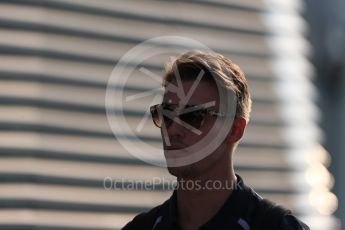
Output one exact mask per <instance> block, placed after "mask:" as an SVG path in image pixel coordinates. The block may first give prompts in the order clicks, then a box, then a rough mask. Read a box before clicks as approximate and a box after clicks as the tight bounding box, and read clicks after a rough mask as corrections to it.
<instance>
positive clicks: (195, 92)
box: [163, 80, 219, 105]
mask: <svg viewBox="0 0 345 230" xmlns="http://www.w3.org/2000/svg"><path fill="white" fill-rule="evenodd" d="M181 83H182V85H180V86H178V84H177V82H176V81H172V82H171V83H167V86H166V87H165V91H164V97H163V102H165V103H172V104H179V103H182V104H193V105H196V104H201V103H206V102H210V101H215V102H216V104H218V101H219V95H218V89H217V86H216V84H214V83H212V82H210V81H204V80H201V81H200V82H196V81H195V80H183V81H181ZM177 91H179V92H177ZM183 98H187V100H188V99H189V100H188V101H182V100H183Z"/></svg>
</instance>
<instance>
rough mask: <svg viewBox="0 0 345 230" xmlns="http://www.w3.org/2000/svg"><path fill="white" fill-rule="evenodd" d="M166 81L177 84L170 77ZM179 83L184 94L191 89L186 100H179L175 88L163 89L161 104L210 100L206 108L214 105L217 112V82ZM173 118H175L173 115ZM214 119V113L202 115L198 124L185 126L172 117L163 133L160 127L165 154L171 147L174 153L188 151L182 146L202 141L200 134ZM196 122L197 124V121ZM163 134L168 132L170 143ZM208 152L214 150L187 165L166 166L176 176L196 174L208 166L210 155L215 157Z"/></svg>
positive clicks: (210, 160) (207, 129)
mask: <svg viewBox="0 0 345 230" xmlns="http://www.w3.org/2000/svg"><path fill="white" fill-rule="evenodd" d="M169 84H173V85H174V86H177V83H176V82H174V81H173V82H171V83H169ZM193 84H195V85H194V86H196V87H195V89H194V91H193V88H194V87H193ZM182 86H183V90H184V95H188V94H189V93H191V96H190V98H189V100H188V101H186V102H183V101H181V98H180V97H179V95H178V93H177V92H172V91H170V90H168V89H166V90H165V93H164V97H163V104H176V105H179V104H181V103H182V104H183V105H185V104H187V105H202V104H205V103H211V104H212V103H214V106H210V107H209V109H214V110H215V111H217V112H218V111H219V95H218V90H217V86H216V85H215V84H213V83H212V82H209V81H203V80H202V81H200V82H199V83H198V84H196V82H195V81H193V80H185V81H182ZM191 91H192V92H191ZM182 108H184V106H182ZM176 119H179V118H178V117H177V118H176ZM216 119H217V117H216V116H205V119H204V120H203V122H202V124H201V126H200V127H193V128H191V127H189V126H188V125H184V124H183V123H181V122H180V123H179V122H176V121H174V120H173V121H172V122H170V124H168V125H166V127H165V128H166V129H165V130H166V133H165V132H164V131H163V129H164V127H162V129H161V135H162V139H163V147H164V154H165V157H166V158H167V157H169V154H171V150H174V153H175V154H176V152H177V155H178V156H185V155H187V154H191V153H189V152H188V151H185V148H187V147H190V146H192V145H194V144H196V143H197V142H199V141H203V140H202V139H203V137H205V135H207V134H208V132H209V131H210V130H211V129H212V127H213V125H214V124H215V121H216ZM181 120H183V119H181ZM196 123H197V124H198V122H196ZM194 128H195V129H194ZM197 130H199V132H197ZM165 135H167V136H168V139H169V142H170V143H169V142H167V141H165V140H166V138H167V137H165ZM220 147H221V146H220ZM223 147H224V146H223ZM223 152H225V151H223ZM212 155H215V154H214V153H211V155H209V156H207V157H206V158H204V159H202V160H200V161H198V162H196V163H193V164H190V165H186V166H180V167H168V169H169V172H170V173H171V174H173V175H175V176H177V177H197V176H198V174H200V173H202V171H203V170H205V169H206V168H207V167H211V166H212V163H213V162H212V161H213V160H215V159H214V158H215V157H216V156H212ZM212 159H213V160H212Z"/></svg>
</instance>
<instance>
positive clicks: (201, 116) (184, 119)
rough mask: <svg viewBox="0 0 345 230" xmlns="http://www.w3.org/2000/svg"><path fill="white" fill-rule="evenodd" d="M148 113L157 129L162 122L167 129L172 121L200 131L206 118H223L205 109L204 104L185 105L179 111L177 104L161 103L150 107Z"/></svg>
mask: <svg viewBox="0 0 345 230" xmlns="http://www.w3.org/2000/svg"><path fill="white" fill-rule="evenodd" d="M206 104H207V103H206ZM150 112H151V116H152V120H153V123H154V124H155V125H156V126H157V127H158V128H162V124H163V122H164V125H165V127H166V128H168V127H169V126H170V125H171V124H172V122H173V121H174V122H176V123H179V124H181V125H183V126H185V127H188V126H191V127H192V128H196V129H200V127H201V126H202V125H203V124H204V121H205V119H206V117H208V116H217V117H224V116H225V114H224V113H222V112H217V111H215V110H214V109H211V108H205V104H204V105H186V106H184V107H183V108H182V109H181V108H180V107H179V105H177V104H167V103H162V104H157V105H153V106H151V107H150Z"/></svg>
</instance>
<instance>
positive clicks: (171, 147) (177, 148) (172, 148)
mask: <svg viewBox="0 0 345 230" xmlns="http://www.w3.org/2000/svg"><path fill="white" fill-rule="evenodd" d="M184 148H185V147H182V146H181V147H178V146H167V147H165V148H164V149H165V150H179V149H184Z"/></svg>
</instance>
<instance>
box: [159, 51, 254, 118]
mask: <svg viewBox="0 0 345 230" xmlns="http://www.w3.org/2000/svg"><path fill="white" fill-rule="evenodd" d="M175 67H176V68H177V70H178V71H179V75H180V77H181V80H184V79H186V78H196V76H197V75H198V74H199V72H200V71H201V70H203V71H204V72H205V76H207V78H203V79H202V80H211V81H214V82H216V81H217V82H220V83H221V84H222V85H223V86H225V88H226V89H227V90H231V91H232V92H234V93H235V95H236V97H237V105H236V117H242V118H244V119H246V121H247V122H248V121H249V118H250V112H251V107H252V100H251V97H250V93H249V89H248V82H247V79H246V77H245V74H244V72H243V71H242V70H241V68H240V67H239V66H238V65H236V64H235V63H233V62H232V61H231V60H230V59H228V58H226V57H224V56H223V55H221V54H218V53H205V52H201V51H190V52H187V53H184V54H182V55H180V56H179V57H177V59H176V60H174V61H172V62H168V63H167V64H166V66H165V76H164V78H163V86H164V87H166V85H167V83H169V82H171V81H172V80H173V79H174V77H175V73H174V68H175ZM215 78H216V79H215Z"/></svg>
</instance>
